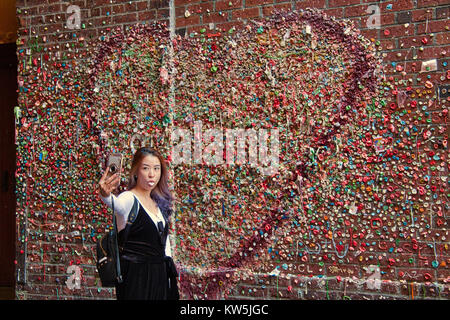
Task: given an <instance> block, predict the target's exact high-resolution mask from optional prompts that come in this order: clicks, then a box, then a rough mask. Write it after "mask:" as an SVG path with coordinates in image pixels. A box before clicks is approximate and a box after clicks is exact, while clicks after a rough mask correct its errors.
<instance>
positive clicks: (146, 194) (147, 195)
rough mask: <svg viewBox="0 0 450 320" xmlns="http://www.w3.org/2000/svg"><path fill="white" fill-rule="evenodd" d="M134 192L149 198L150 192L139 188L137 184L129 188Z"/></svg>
mask: <svg viewBox="0 0 450 320" xmlns="http://www.w3.org/2000/svg"><path fill="white" fill-rule="evenodd" d="M131 190H132V191H133V192H134V193H136V194H137V195H138V196H140V197H142V198H144V199H149V198H150V199H151V196H150V192H148V191H147V190H145V189H142V188H139V187H138V186H136V187H134V188H133V189H131Z"/></svg>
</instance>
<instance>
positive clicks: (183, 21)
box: [176, 15, 200, 28]
mask: <svg viewBox="0 0 450 320" xmlns="http://www.w3.org/2000/svg"><path fill="white" fill-rule="evenodd" d="M199 23H200V16H199V15H191V16H189V17H188V18H185V17H181V18H177V20H176V26H177V28H180V27H185V26H190V25H196V24H199Z"/></svg>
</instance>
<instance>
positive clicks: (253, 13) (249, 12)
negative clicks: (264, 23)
mask: <svg viewBox="0 0 450 320" xmlns="http://www.w3.org/2000/svg"><path fill="white" fill-rule="evenodd" d="M231 16H232V19H248V18H255V17H259V8H247V9H242V10H233V11H232V13H231Z"/></svg>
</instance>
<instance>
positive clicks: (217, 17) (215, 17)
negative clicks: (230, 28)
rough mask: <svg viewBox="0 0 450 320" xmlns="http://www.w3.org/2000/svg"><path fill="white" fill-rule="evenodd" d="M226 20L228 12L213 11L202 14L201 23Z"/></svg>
mask: <svg viewBox="0 0 450 320" xmlns="http://www.w3.org/2000/svg"><path fill="white" fill-rule="evenodd" d="M226 21H228V13H222V14H220V13H219V12H213V13H210V14H206V15H203V23H211V22H213V23H221V22H226Z"/></svg>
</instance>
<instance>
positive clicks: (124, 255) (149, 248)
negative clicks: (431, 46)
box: [116, 206, 178, 300]
mask: <svg viewBox="0 0 450 320" xmlns="http://www.w3.org/2000/svg"><path fill="white" fill-rule="evenodd" d="M161 213H162V214H163V217H164V219H165V222H166V223H165V226H164V228H163V226H162V222H160V223H159V226H156V225H155V223H154V222H153V221H152V219H151V218H150V217H149V216H148V214H147V212H146V211H145V209H144V208H143V207H142V206H139V211H138V214H137V217H136V220H135V221H134V223H133V224H131V225H128V224H127V226H126V228H130V230H129V231H128V237H127V240H126V242H125V243H123V235H124V230H125V229H123V230H121V231H120V232H119V246H120V247H122V250H121V255H120V267H121V271H122V277H123V282H122V283H120V284H119V283H116V295H117V299H118V300H166V299H173V290H174V289H175V290H176V293H178V288H177V287H176V286H177V284H176V275H174V274H173V272H171V271H173V270H174V269H175V266H174V264H173V260H172V259H171V258H168V257H165V247H166V241H167V235H168V230H169V227H168V225H169V223H168V219H167V216H166V215H165V214H164V212H162V210H161ZM158 227H159V228H158ZM158 229H159V230H158ZM170 264H171V265H170ZM175 272H176V269H175ZM171 273H172V274H171ZM171 282H172V283H171ZM174 286H175V288H174Z"/></svg>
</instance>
